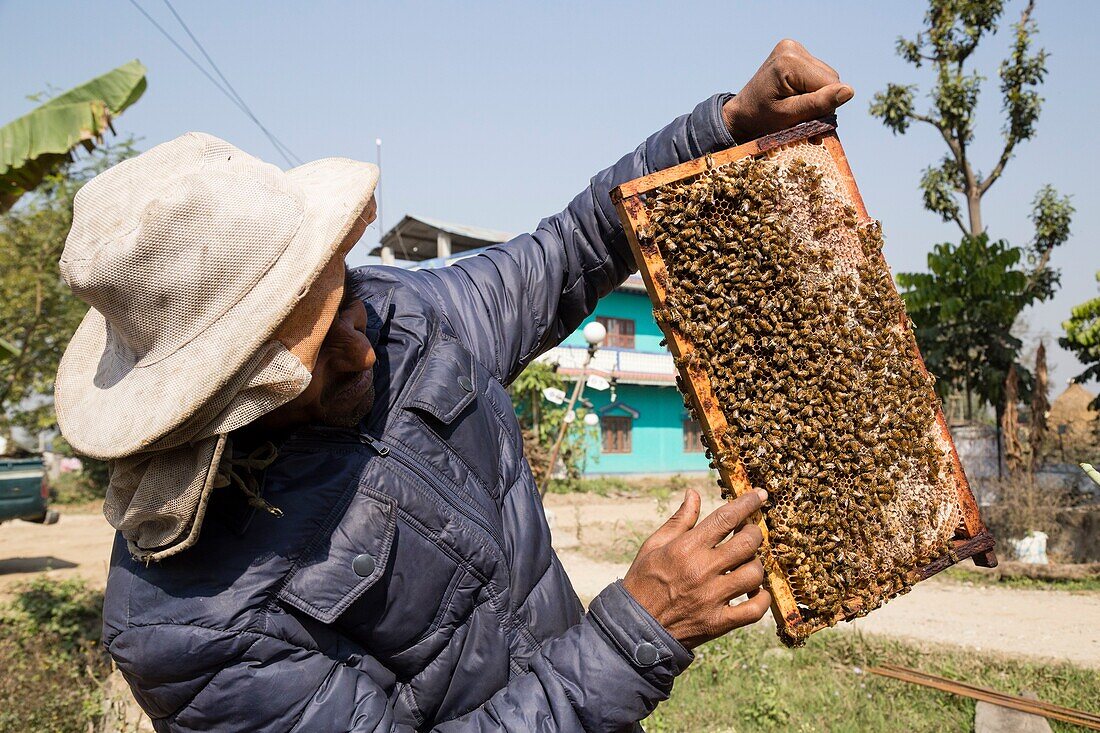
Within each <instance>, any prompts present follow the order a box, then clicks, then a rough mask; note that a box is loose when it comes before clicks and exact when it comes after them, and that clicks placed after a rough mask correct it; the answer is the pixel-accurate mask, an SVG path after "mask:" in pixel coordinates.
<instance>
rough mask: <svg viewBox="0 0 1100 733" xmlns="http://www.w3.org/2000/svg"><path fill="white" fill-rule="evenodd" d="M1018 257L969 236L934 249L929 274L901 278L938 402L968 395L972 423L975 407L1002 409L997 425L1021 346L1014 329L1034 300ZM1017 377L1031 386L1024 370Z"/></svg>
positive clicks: (1015, 252) (1002, 244)
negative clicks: (1010, 373)
mask: <svg viewBox="0 0 1100 733" xmlns="http://www.w3.org/2000/svg"><path fill="white" fill-rule="evenodd" d="M1021 257H1022V253H1021V252H1020V250H1019V248H1016V247H1011V246H1009V244H1008V243H1007V242H1006V241H1004V240H1003V239H1002V240H997V241H990V240H989V237H988V235H986V234H980V235H978V236H976V237H971V236H969V235H967V236H964V237H963V238H962V241H961V242H960V243H959V244H957V245H956V244H953V243H951V242H943V243H941V244H937V245H935V246H934V247H933V248H932V251H931V252H930V253H929V254H928V272H920V273H900V274H898V276H897V279H898V283H899V284H900V285H901V286H902V288H903V290H902V297H903V298H904V300H905V306H906V310H907V311H908V313H909V317H910V318H911V319H912V320H913V326H914V332H915V335H916V337H917V343H918V344H920V347H921V353H922V354H923V356H924V360H925V363H926V364H927V366H928V369H929V371H930V372H932V373H933V374H935V375H936V377H937V382H936V390H937V391H938V392H939V394H940V396H941V397H946V396H947V395H948V394H951V393H952V392H961V393H963V394H964V395H965V396H966V398H967V399H966V418H967V419H968V420H970V419H973V417H974V415H973V403H974V402H978V403H979V404H980V403H984V404H989V405H993V406H994V407H995V408H997V418H998V422H999V421H1000V418H1001V415H1002V409H1001V408H1002V407H1003V404H1004V384H1005V379H1006V377H1007V376H1008V370H1009V367H1011V366H1013V365H1014V364H1015V363H1016V355H1017V353H1018V352H1019V350H1020V346H1021V343H1020V340H1019V339H1018V338H1016V337H1015V336H1013V335H1012V325H1013V324H1014V323H1015V322H1016V318H1017V316H1019V314H1020V311H1021V310H1023V308H1024V307H1025V306H1026V305H1028V304H1029V303H1030V302H1031V301H1032V300H1033V299H1034V296H1033V293H1032V291H1029V289H1028V287H1027V283H1028V279H1027V273H1026V272H1025V270H1024V269H1023V268H1021V267H1020V261H1021ZM1016 371H1017V372H1018V375H1019V377H1020V379H1021V381H1023V382H1024V383H1025V386H1026V385H1027V384H1030V378H1031V377H1030V372H1028V371H1027V370H1026V369H1024V368H1023V367H1021V366H1019V365H1016ZM1024 391H1026V389H1025V390H1024Z"/></svg>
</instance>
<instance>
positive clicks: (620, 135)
mask: <svg viewBox="0 0 1100 733" xmlns="http://www.w3.org/2000/svg"><path fill="white" fill-rule="evenodd" d="M139 2H141V4H142V5H143V7H145V8H146V9H147V11H148V12H149V13H150V14H152V15H153V16H154V17H156V18H157V19H158V20H159V21H160V22H161V23H162V24H163V25H164V26H165V27H166V28H168V29H169V30H170V31H171V32H172V33H173V34H175V35H176V36H177V37H178V38H180V39H181V41H182V40H184V39H185V36H184V34H183V32H182V30H181V29H180V28H179V26H178V25H176V24H175V21H174V19H173V18H172V16H171V15H170V14H169V12H168V10H167V8H166V7H165V5H164V4H163V3H162V2H161V1H160V0H139ZM175 3H176V9H177V10H178V11H179V12H180V13H181V15H182V16H183V17H184V19H185V20H186V21H187V22H188V23H189V24H190V26H191V28H192V30H193V31H194V32H195V33H196V35H197V36H198V38H199V39H200V40H201V41H202V42H203V43H204V44H205V46H206V47H207V50H208V51H209V52H210V53H211V55H212V56H213V58H214V60H215V61H217V62H218V64H219V66H220V67H221V69H222V70H223V71H224V72H225V74H226V75H227V76H228V78H229V79H230V81H231V82H232V83H233V85H234V86H235V87H236V88H237V90H238V91H239V92H240V93H241V95H242V96H243V97H244V98H245V100H246V101H248V103H249V104H250V105H251V106H252V108H253V109H254V110H255V111H256V113H257V114H258V116H259V117H260V119H261V120H262V121H263V122H264V123H265V124H266V125H267V126H268V127H269V128H270V129H272V130H273V131H274V132H275V134H276V135H278V136H279V137H280V138H281V139H282V140H283V142H285V143H286V144H287V145H288V146H289V147H290V148H291V149H292V150H293V151H294V152H295V153H296V154H297V155H298V156H300V157H301V158H302V159H305V160H309V159H313V158H318V157H323V156H328V155H342V156H349V157H357V158H362V159H366V160H373V159H374V154H375V153H374V140H375V138H376V137H381V138H383V140H384V141H385V148H384V150H385V153H384V160H383V171H382V185H381V195H382V204H383V215H384V217H385V221H386V222H387V225H392V224H393V223H396V221H397V219H398V218H399V217H400V216H401V215H403V214H405V213H410V212H412V213H419V214H423V215H427V216H433V217H438V218H440V219H445V220H451V221H455V222H461V223H467V224H474V225H480V226H485V227H490V228H495V229H503V230H506V231H512V232H520V231H525V230H529V229H531V228H533V227H534V226H535V225H536V224H537V222H538V221H539V219H540V218H542V217H543V216H546V215H548V214H551V213H553V212H555V211H557V210H559V209H560V208H561V207H562V206H563V205H564V204H565V203H566V202H567V201H568V200H569V199H570V198H572V196H573V195H574V194H575V193H576V192H577V191H578V190H580V189H581V188H582V187H583V186H584V185H585V183H586V181H587V179H588V177H589V176H590V175H591V174H592V173H594V172H596V171H597V170H599V169H600V168H601V167H603V166H605V165H607V164H609V163H611V162H613V161H614V160H615V159H616V158H618V157H619V156H620V155H621V154H623V153H625V152H627V151H628V150H630V149H632V148H633V147H634V146H635V145H636V144H637V143H638V142H640V141H641V140H642V139H643V138H644V137H645V136H646V135H647V134H648V133H649V132H651V131H653V130H654V129H656V128H658V127H659V126H661V125H662V124H664V123H665V122H667V121H668V120H670V119H671V118H672V117H674V116H676V115H678V114H681V113H683V112H685V111H688V110H690V109H691V107H692V106H693V105H694V104H695V103H696V102H698V101H699V100H701V99H703V98H705V97H707V96H709V95H710V94H712V93H714V92H717V91H725V90H728V91H736V90H737V89H739V88H740V86H741V85H742V84H743V83H744V82H745V80H747V79H748V78H749V76H751V74H752V72H753V71H754V70H755V69H756V67H757V66H758V65H759V63H760V61H762V60H763V58H764V57H765V56H766V55H767V53H768V51H769V50H770V48H771V47H772V46H773V45H774V44H775V42H776V41H778V40H779V39H780V38H782V37H784V36H789V37H792V38H796V39H798V40H800V41H802V42H803V43H804V44H805V45H806V46H807V47H808V48H809V49H810V51H811V52H813V53H815V54H817V55H818V56H820V57H821V58H823V59H825V60H826V61H827V62H828V63H830V64H832V65H833V66H834V67H836V68H837V69H838V70H839V71H840V72H841V75H842V77H843V78H844V80H845V81H847V82H848V83H850V84H852V86H854V87H855V89H856V94H857V96H856V99H855V100H853V101H852V102H850V103H849V104H848V105H847V106H846V107H844V108H843V109H842V110H841V113H840V124H841V129H840V134H841V139H842V140H843V142H844V145H845V148H846V150H847V152H848V156H849V158H850V160H851V164H852V167H853V169H854V170H855V173H856V177H857V179H858V181H859V184H860V187H861V189H862V192H863V195H864V198H865V199H866V202H867V206H868V208H869V210H870V211H871V214H872V215H873V216H875V217H877V218H879V219H881V220H882V221H883V225H884V227H885V231H886V236H887V251H886V254H887V258H888V260H889V261H890V263H891V265H892V267H893V269H894V270H895V271H896V272H897V271H907V270H914V269H923V268H924V266H925V256H926V254H927V251H928V249H929V247H930V245H931V244H932V243H934V242H938V241H943V240H945V239H957V237H958V233H957V230H956V228H955V227H954V225H947V224H943V223H941V222H940V221H939V220H938V218H937V217H935V216H933V215H931V214H929V213H927V212H925V211H924V210H923V209H922V208H921V205H920V197H919V193H918V191H917V181H918V180H919V177H920V173H921V170H922V168H923V167H924V166H925V165H927V164H928V163H930V162H933V161H934V160H937V159H938V158H939V157H940V156H941V155H942V154H943V144H942V141H940V140H939V138H938V136H937V135H936V134H934V132H933V131H932V130H931V129H921V128H914V129H913V130H912V131H911V132H910V133H909V134H908V135H906V136H904V137H895V136H893V135H891V134H890V132H889V131H888V130H886V129H885V128H884V127H882V125H881V124H879V123H878V122H877V121H876V120H874V119H872V118H871V117H870V115H869V114H868V112H867V105H868V102H869V100H870V98H871V95H872V94H873V93H874V92H875V91H877V90H879V89H881V88H883V86H884V85H885V84H886V83H887V82H888V81H898V82H907V83H908V82H920V83H922V84H923V88H924V89H927V81H928V76H927V74H926V73H921V72H917V71H915V70H913V69H911V68H910V67H908V66H906V65H905V64H904V63H903V62H901V61H900V60H899V59H898V58H897V57H896V56H895V55H894V51H893V48H894V41H895V39H896V37H897V36H898V35H899V34H905V35H911V34H913V33H914V32H915V31H916V30H917V28H918V27H919V24H920V20H921V15H922V13H923V6H924V3H922V2H916V1H915V0H912V1H909V2H881V1H880V2H839V1H837V2H828V3H822V2H810V1H800V2H794V1H790V2H780V1H775V2H684V1H680V2H665V3H652V2H630V3H628V2H604V3H581V2H553V3H551V2H524V3H520V2H512V3H504V2H500V3H488V2H461V3H459V2H406V3H396V2H390V3H384V2H350V1H349V2H330V1H324V2H319V1H314V0H311V1H310V2H293V3H291V2H264V3H261V2H252V1H249V2H225V1H224V0H223V1H222V2H208V1H199V0H175ZM1021 5H1022V0H1016V2H1011V3H1009V13H1010V17H1012V16H1015V15H1016V14H1018V12H1019V9H1020V6H1021ZM1036 17H1037V19H1038V22H1039V25H1040V29H1041V32H1040V35H1039V42H1040V44H1042V45H1044V46H1045V47H1046V48H1047V49H1049V50H1050V51H1051V54H1052V55H1051V59H1050V64H1049V66H1050V76H1049V81H1048V83H1047V84H1046V86H1045V87H1044V89H1043V94H1044V96H1045V97H1046V105H1045V107H1044V110H1043V116H1042V118H1041V120H1040V122H1039V135H1038V138H1037V139H1036V140H1034V141H1032V142H1030V143H1028V144H1026V145H1025V146H1024V147H1023V148H1022V149H1021V150H1020V151H1019V152H1018V154H1017V155H1016V157H1015V159H1013V161H1012V162H1011V164H1010V165H1009V167H1008V169H1007V172H1006V175H1005V177H1004V178H1002V179H1001V181H999V182H998V183H997V184H996V185H995V186H994V187H993V189H991V192H990V194H989V195H987V197H986V204H985V221H986V223H987V225H988V228H989V231H990V233H991V235H992V236H994V237H1005V238H1008V239H1010V240H1011V241H1013V242H1016V243H1023V242H1024V241H1026V240H1027V239H1028V238H1029V237H1030V236H1031V228H1030V224H1029V222H1028V220H1027V214H1028V212H1029V210H1030V202H1031V199H1032V196H1033V195H1034V193H1035V190H1036V189H1037V188H1038V187H1039V186H1040V185H1041V184H1044V183H1052V184H1054V186H1055V187H1057V188H1058V189H1059V190H1060V191H1062V192H1064V193H1070V194H1072V195H1073V202H1074V204H1075V205H1076V207H1077V215H1076V217H1075V219H1074V223H1073V232H1074V234H1073V238H1072V240H1071V241H1070V242H1069V243H1068V244H1067V245H1065V246H1063V247H1062V248H1061V249H1059V250H1058V251H1057V252H1056V254H1055V256H1054V259H1053V264H1054V265H1055V266H1056V267H1059V268H1060V269H1061V270H1062V290H1061V291H1060V293H1059V294H1058V296H1057V297H1056V298H1055V299H1054V300H1053V301H1052V302H1050V303H1047V304H1044V305H1042V306H1039V307H1037V308H1034V309H1032V310H1031V311H1029V312H1028V313H1026V314H1025V315H1026V324H1025V325H1026V335H1027V337H1028V339H1029V340H1031V341H1034V339H1035V338H1037V337H1038V336H1039V335H1043V336H1045V338H1046V339H1047V343H1048V348H1050V347H1052V346H1053V348H1051V356H1052V358H1053V360H1054V362H1055V365H1056V366H1055V369H1054V374H1053V377H1054V379H1055V380H1057V381H1055V382H1054V389H1055V390H1056V392H1057V391H1060V390H1061V385H1062V384H1064V383H1065V379H1066V378H1068V377H1069V376H1071V375H1072V374H1074V373H1076V372H1077V371H1079V367H1078V365H1077V363H1076V361H1074V360H1073V359H1072V357H1070V356H1069V355H1067V354H1065V353H1063V352H1061V351H1060V349H1058V348H1057V346H1055V345H1054V344H1053V343H1052V342H1054V341H1055V339H1056V338H1057V336H1058V335H1059V334H1060V332H1061V326H1060V323H1061V321H1062V320H1064V319H1065V318H1066V317H1067V316H1068V312H1069V309H1070V307H1071V306H1072V305H1074V304H1076V303H1079V302H1081V301H1082V300H1084V299H1085V298H1088V297H1092V296H1093V295H1095V294H1096V285H1095V282H1094V280H1093V274H1094V272H1095V271H1096V270H1097V269H1100V242H1098V240H1100V218H1098V216H1100V214H1098V212H1097V206H1096V204H1097V188H1098V186H1097V184H1096V182H1095V181H1094V180H1093V179H1094V176H1095V169H1096V167H1097V165H1098V163H1100V141H1098V138H1097V136H1096V135H1090V134H1087V131H1088V130H1091V128H1092V127H1093V124H1094V122H1095V120H1096V119H1097V118H1098V117H1100V101H1098V94H1097V91H1098V88H1097V87H1098V85H1097V83H1096V74H1097V67H1098V63H1097V62H1098V54H1097V43H1096V40H1095V31H1096V29H1097V28H1100V3H1097V2H1093V1H1091V0H1057V1H1055V0H1039V3H1038V10H1037V12H1036ZM1007 42H1008V39H1007V34H1006V33H1002V34H1001V35H1000V36H998V37H997V38H996V39H995V40H994V42H993V43H987V44H986V45H985V46H984V48H983V51H982V52H981V54H980V56H979V62H980V64H981V67H982V68H983V69H984V70H985V73H986V75H987V76H989V77H991V78H992V81H991V82H990V83H989V84H988V89H987V92H986V94H985V95H984V96H983V101H982V106H981V107H980V110H979V120H980V124H979V129H978V143H977V145H976V146H975V147H976V149H975V155H976V159H977V160H978V161H979V163H980V165H982V167H984V168H987V169H988V168H989V167H990V166H991V165H992V162H993V161H994V160H995V158H996V155H997V154H998V152H999V144H1000V125H1001V121H1000V119H1001V118H1000V116H999V109H1000V99H999V97H998V95H997V89H996V86H995V83H996V81H997V79H996V65H997V63H998V62H999V60H1000V58H1001V57H1002V55H1003V51H1004V48H1005V46H1006V44H1007ZM196 56H197V54H196ZM132 58H139V59H141V61H142V62H144V63H145V65H146V66H147V67H148V68H149V75H148V78H149V89H148V91H147V92H146V94H145V97H144V98H143V99H142V100H141V101H140V102H139V103H138V104H137V105H136V106H135V107H133V108H132V109H131V110H129V111H128V112H126V113H125V114H124V115H123V116H122V117H121V118H120V119H119V120H118V121H117V122H116V125H117V126H118V128H119V130H120V131H122V132H123V133H132V134H135V135H137V136H138V137H139V138H140V140H141V143H140V144H141V146H142V147H149V146H151V145H153V144H156V143H158V142H162V141H164V140H167V139H170V138H172V137H175V136H176V135H179V134H181V133H183V132H185V131H187V130H203V131H207V132H210V133H213V134H216V135H218V136H220V137H223V138H225V139H227V140H229V141H231V142H233V143H235V144H236V145H238V146H239V147H241V148H243V149H245V150H247V151H249V152H251V153H253V154H256V155H259V156H260V157H263V158H265V159H267V160H270V161H272V162H276V163H280V164H282V160H281V159H280V158H279V157H278V155H277V153H276V152H275V150H274V149H273V147H272V146H271V145H270V143H269V142H268V141H267V140H266V138H264V137H263V135H262V134H261V133H260V131H259V130H258V129H257V128H256V127H255V126H254V125H253V124H252V123H251V122H250V121H249V120H248V119H247V118H245V116H244V115H243V114H242V113H241V112H240V111H239V110H237V108H236V107H234V106H233V105H232V104H231V103H230V102H229V101H228V100H227V99H226V98H225V97H223V96H222V95H221V94H220V93H219V92H218V91H217V90H216V89H215V88H214V87H213V86H212V85H211V84H210V83H209V82H208V81H207V80H206V79H205V78H203V77H202V76H201V75H200V74H199V72H198V71H196V70H195V69H194V68H193V67H192V66H191V65H190V64H189V63H188V62H187V61H186V60H185V59H184V58H183V57H182V56H181V55H180V53H179V52H178V51H177V50H176V49H175V48H173V47H172V46H170V45H169V43H168V42H167V41H166V40H165V39H164V38H163V37H161V36H160V35H159V34H158V33H157V32H156V31H155V30H154V29H153V27H152V26H151V25H149V23H148V22H147V21H146V20H145V19H144V18H143V17H142V16H141V15H140V14H139V13H138V12H137V10H135V9H134V8H133V7H132V6H131V5H130V4H129V2H128V1H127V0H104V1H102V2H60V1H58V0H0V69H3V93H2V94H0V120H5V121H6V120H9V119H12V118H14V117H17V116H19V115H21V114H23V113H25V112H27V111H28V110H29V109H30V108H31V107H32V106H33V104H32V103H31V102H29V101H27V100H26V99H25V95H27V94H30V93H33V92H36V91H40V90H42V89H44V88H46V87H47V86H49V85H52V86H54V87H56V88H60V89H66V88H68V87H70V86H72V85H75V84H77V83H80V82H82V81H85V80H86V79H88V78H90V77H92V76H94V75H96V74H98V73H101V72H103V71H106V70H108V69H110V68H113V67H114V66H117V65H119V64H122V63H124V62H126V61H128V60H130V59H132ZM377 239H378V228H377V224H376V225H374V226H373V227H372V228H371V230H370V231H369V232H368V233H367V235H366V236H365V237H364V239H363V241H362V242H361V243H360V245H358V247H357V248H356V250H355V252H353V254H352V260H353V261H363V259H364V258H365V255H366V252H367V251H368V250H369V249H370V248H372V247H373V246H374V245H375V243H376V242H377ZM1091 388H1092V389H1094V390H1095V388H1096V386H1095V385H1091Z"/></svg>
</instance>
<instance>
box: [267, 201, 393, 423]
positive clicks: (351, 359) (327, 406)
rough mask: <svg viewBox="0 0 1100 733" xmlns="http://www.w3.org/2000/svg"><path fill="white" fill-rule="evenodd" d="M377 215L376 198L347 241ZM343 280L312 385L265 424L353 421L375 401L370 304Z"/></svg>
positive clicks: (360, 416)
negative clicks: (369, 318) (368, 332)
mask: <svg viewBox="0 0 1100 733" xmlns="http://www.w3.org/2000/svg"><path fill="white" fill-rule="evenodd" d="M374 216H375V204H374V200H373V199H372V200H371V203H370V206H369V207H368V208H367V210H366V211H365V212H364V216H363V218H362V219H361V220H360V222H359V223H358V224H357V225H356V226H355V227H354V228H353V229H352V231H351V233H350V234H349V236H348V241H350V242H355V241H358V239H359V238H360V237H361V236H362V235H363V231H364V230H365V229H366V227H367V224H369V223H370V222H371V221H373V220H374ZM344 283H345V284H344V298H343V301H342V302H341V303H340V310H339V312H337V314H336V318H334V319H333V321H332V325H331V326H329V329H328V332H327V333H326V334H325V339H324V342H323V343H322V344H321V349H320V351H318V352H317V361H316V363H315V364H314V367H313V371H312V375H313V376H312V379H311V380H310V382H309V386H308V387H306V389H305V391H304V392H302V393H301V394H300V395H298V396H297V397H295V398H294V399H293V400H291V401H290V402H288V403H286V404H285V405H283V406H282V407H279V408H278V409H276V410H273V411H272V412H270V413H268V414H267V415H266V416H264V417H263V418H261V419H260V420H259V424H260V425H261V426H262V427H264V428H268V429H285V428H291V427H295V426H298V425H305V424H320V425H329V426H332V427H354V426H355V425H358V424H359V421H360V420H361V419H363V418H364V417H366V416H367V414H369V413H370V410H371V407H373V405H374V373H373V372H372V369H373V368H374V362H375V354H374V347H373V346H372V345H371V342H370V340H369V339H368V338H367V334H366V327H367V309H366V307H365V306H364V305H363V302H362V301H361V300H359V299H358V298H356V297H355V295H354V294H353V293H352V289H351V287H350V285H351V284H350V278H349V277H348V275H347V273H345V278H344Z"/></svg>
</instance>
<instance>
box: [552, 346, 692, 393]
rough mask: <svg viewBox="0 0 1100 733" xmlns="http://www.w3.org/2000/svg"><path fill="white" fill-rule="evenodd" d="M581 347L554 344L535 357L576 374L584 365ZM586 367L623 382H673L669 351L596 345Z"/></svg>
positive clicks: (564, 371)
mask: <svg viewBox="0 0 1100 733" xmlns="http://www.w3.org/2000/svg"><path fill="white" fill-rule="evenodd" d="M585 351H586V350H585V349H582V348H579V347H574V346H558V347H555V348H553V349H550V350H549V351H547V352H546V353H545V354H543V355H542V356H540V357H539V361H545V362H548V363H551V364H554V363H556V364H558V366H559V367H560V369H561V371H562V373H564V374H567V375H568V374H576V373H578V372H580V370H581V369H582V368H584V358H585ZM589 371H590V372H594V373H596V374H600V375H602V376H604V377H607V378H608V379H610V378H611V377H615V378H616V379H618V381H620V382H623V383H626V384H675V382H676V366H675V364H673V362H672V354H647V353H644V352H640V351H626V350H619V349H600V350H599V351H597V352H596V356H595V357H593V359H592V363H591V364H590V365H589Z"/></svg>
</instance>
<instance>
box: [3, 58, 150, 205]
mask: <svg viewBox="0 0 1100 733" xmlns="http://www.w3.org/2000/svg"><path fill="white" fill-rule="evenodd" d="M145 87H146V81H145V67H144V66H142V65H141V62H140V61H137V60H134V61H131V62H129V63H128V64H123V65H122V66H120V67H118V68H117V69H114V70H113V71H109V72H107V73H106V74H103V75H102V76H97V77H96V78H95V79H92V80H91V81H87V82H85V83H83V84H81V85H80V86H78V87H74V88H72V89H70V90H69V91H67V92H65V93H64V94H61V95H59V96H57V97H54V98H53V99H51V100H49V101H48V102H46V103H44V104H42V105H41V106H39V107H36V108H35V109H33V110H31V111H30V112H29V113H27V114H25V115H23V116H22V117H20V118H18V119H16V120H12V121H11V122H9V123H8V124H6V125H4V126H3V127H0V214H2V213H3V212H5V211H7V210H8V209H10V208H11V207H12V206H14V205H15V202H16V201H18V200H19V198H20V197H21V196H23V194H25V193H27V192H28V191H32V190H34V189H35V188H36V187H37V186H38V185H39V184H40V183H42V181H43V180H45V179H46V178H48V177H49V176H50V175H52V174H53V173H55V172H56V171H57V170H58V169H59V168H60V167H61V166H62V165H63V164H65V163H69V162H71V161H72V159H73V156H72V153H73V150H74V149H75V148H77V147H78V146H79V147H83V148H84V149H85V150H87V151H88V152H91V151H92V150H94V149H95V147H96V146H97V145H100V144H102V143H103V138H104V133H105V132H106V131H107V130H111V131H112V132H113V131H114V128H113V127H112V121H113V119H114V118H115V117H116V116H118V115H119V114H121V113H122V111H123V110H125V109H126V108H127V107H129V106H130V105H132V104H133V103H134V102H136V101H137V100H138V99H140V98H141V95H142V94H144V93H145Z"/></svg>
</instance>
